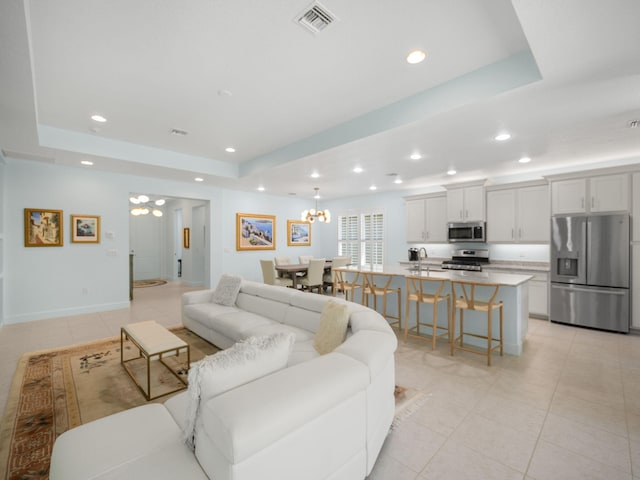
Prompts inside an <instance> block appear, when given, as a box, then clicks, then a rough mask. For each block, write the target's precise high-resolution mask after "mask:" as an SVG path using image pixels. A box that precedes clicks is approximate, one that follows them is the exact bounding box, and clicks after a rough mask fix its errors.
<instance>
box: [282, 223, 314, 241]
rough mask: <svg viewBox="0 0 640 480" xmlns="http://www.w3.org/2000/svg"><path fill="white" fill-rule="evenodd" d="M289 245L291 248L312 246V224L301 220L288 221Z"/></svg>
mask: <svg viewBox="0 0 640 480" xmlns="http://www.w3.org/2000/svg"><path fill="white" fill-rule="evenodd" d="M287 245H289V246H290V247H308V246H309V245H311V223H310V222H304V221H301V220H287Z"/></svg>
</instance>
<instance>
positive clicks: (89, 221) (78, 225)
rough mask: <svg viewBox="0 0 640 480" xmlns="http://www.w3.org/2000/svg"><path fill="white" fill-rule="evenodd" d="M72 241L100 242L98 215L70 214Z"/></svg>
mask: <svg viewBox="0 0 640 480" xmlns="http://www.w3.org/2000/svg"><path fill="white" fill-rule="evenodd" d="M71 242H72V243H100V217H99V216H97V215H71Z"/></svg>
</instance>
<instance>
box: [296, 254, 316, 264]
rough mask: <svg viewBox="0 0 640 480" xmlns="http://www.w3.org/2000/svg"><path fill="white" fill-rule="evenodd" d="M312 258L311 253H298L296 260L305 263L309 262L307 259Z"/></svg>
mask: <svg viewBox="0 0 640 480" xmlns="http://www.w3.org/2000/svg"><path fill="white" fill-rule="evenodd" d="M312 258H313V255H300V256H299V257H298V262H300V263H301V264H302V265H307V264H308V263H309V260H311V259H312Z"/></svg>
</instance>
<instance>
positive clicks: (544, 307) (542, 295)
mask: <svg viewBox="0 0 640 480" xmlns="http://www.w3.org/2000/svg"><path fill="white" fill-rule="evenodd" d="M485 269H486V270H488V271H491V272H503V273H513V274H516V275H533V278H532V279H531V280H529V315H532V316H534V317H540V318H549V274H548V273H547V272H539V271H531V270H517V269H511V268H510V269H501V268H499V267H498V268H491V267H488V268H485Z"/></svg>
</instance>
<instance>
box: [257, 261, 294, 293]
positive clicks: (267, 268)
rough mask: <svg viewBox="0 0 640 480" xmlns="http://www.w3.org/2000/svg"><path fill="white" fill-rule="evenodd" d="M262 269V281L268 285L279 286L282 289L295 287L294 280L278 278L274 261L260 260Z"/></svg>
mask: <svg viewBox="0 0 640 480" xmlns="http://www.w3.org/2000/svg"><path fill="white" fill-rule="evenodd" d="M260 267H262V280H263V281H264V283H266V284H267V285H278V286H280V287H293V280H291V279H290V278H287V277H282V278H280V277H276V271H275V269H274V268H273V260H260Z"/></svg>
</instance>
